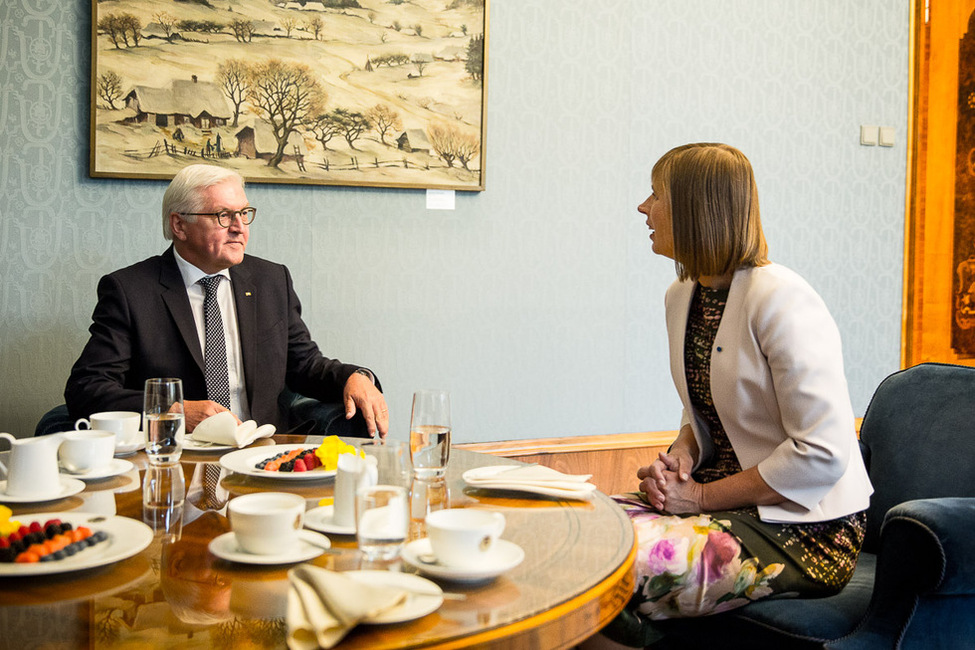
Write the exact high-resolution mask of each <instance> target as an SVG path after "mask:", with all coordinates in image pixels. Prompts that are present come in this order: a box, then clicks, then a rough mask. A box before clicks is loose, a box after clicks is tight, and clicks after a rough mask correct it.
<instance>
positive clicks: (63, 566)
mask: <svg viewBox="0 0 975 650" xmlns="http://www.w3.org/2000/svg"><path fill="white" fill-rule="evenodd" d="M11 519H15V520H17V521H20V522H21V523H23V524H25V525H27V524H29V523H30V522H32V521H40V522H46V521H49V520H51V519H60V520H61V521H62V522H65V523H69V524H71V525H72V527H74V528H77V527H79V526H86V527H88V528H90V529H91V530H92V532H95V533H97V532H99V531H103V532H104V533H105V534H106V535H107V536H108V539H106V540H105V541H102V542H98V543H97V544H95V545H94V546H89V547H88V548H85V549H83V550H81V551H78V552H77V553H75V554H74V555H72V556H70V557H66V558H64V559H63V560H53V561H50V562H33V563H30V564H20V563H17V562H0V578H6V577H16V576H39V575H48V574H54V573H67V572H69V571H81V570H82V569H91V568H94V567H100V566H104V565H106V564H112V563H113V562H119V561H121V560H125V559H127V558H130V557H132V556H133V555H135V554H136V553H139V552H141V551H142V550H143V549H144V548H146V547H147V546H149V543H150V542H152V529H151V528H149V527H148V526H146V525H145V524H144V523H142V522H141V521H138V520H135V519H129V518H128V517H106V516H104V515H98V514H93V513H90V512H38V513H34V514H24V515H14V516H13V517H11Z"/></svg>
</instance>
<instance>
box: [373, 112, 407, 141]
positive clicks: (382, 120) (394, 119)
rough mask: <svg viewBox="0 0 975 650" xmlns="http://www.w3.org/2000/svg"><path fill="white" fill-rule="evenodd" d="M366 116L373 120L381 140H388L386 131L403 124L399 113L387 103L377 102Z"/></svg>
mask: <svg viewBox="0 0 975 650" xmlns="http://www.w3.org/2000/svg"><path fill="white" fill-rule="evenodd" d="M366 118H368V119H369V121H370V122H372V124H373V126H374V127H375V129H376V131H377V132H378V133H379V141H380V142H382V143H383V144H387V142H386V133H388V132H389V131H391V130H396V129H399V128H400V127H401V126H402V120H400V117H399V113H397V112H396V111H394V110H393V109H391V108H390V107H389V106H387V105H386V104H376V105H375V106H373V107H372V108H371V109H369V111H368V112H367V113H366Z"/></svg>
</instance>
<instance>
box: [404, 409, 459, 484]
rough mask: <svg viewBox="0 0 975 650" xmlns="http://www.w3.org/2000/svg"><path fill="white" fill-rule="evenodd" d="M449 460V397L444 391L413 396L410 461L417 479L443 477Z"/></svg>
mask: <svg viewBox="0 0 975 650" xmlns="http://www.w3.org/2000/svg"><path fill="white" fill-rule="evenodd" d="M449 458H450V394H449V393H448V392H447V391H445V390H418V391H417V392H415V393H413V413H412V415H411V417H410V459H411V460H412V461H413V474H414V475H415V476H417V477H419V478H433V477H436V476H443V474H444V471H445V470H446V469H447V461H448V460H449Z"/></svg>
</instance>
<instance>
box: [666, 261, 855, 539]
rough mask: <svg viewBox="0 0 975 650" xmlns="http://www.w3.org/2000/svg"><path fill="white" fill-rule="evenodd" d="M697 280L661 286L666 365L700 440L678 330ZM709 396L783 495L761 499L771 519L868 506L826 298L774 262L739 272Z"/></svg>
mask: <svg viewBox="0 0 975 650" xmlns="http://www.w3.org/2000/svg"><path fill="white" fill-rule="evenodd" d="M694 286H695V283H694V282H692V281H683V282H682V281H677V282H675V283H674V284H673V285H671V287H670V288H669V289H668V290H667V296H666V299H665V304H666V311H667V332H668V337H669V340H670V369H671V373H672V375H673V378H674V384H675V386H676V388H677V392H678V393H679V395H680V399H681V403H682V404H683V406H684V412H683V417H682V420H681V427H682V428H683V426H684V425H685V424H690V426H691V427H692V429H693V431H694V436H695V438H696V440H697V444H698V447H699V448H700V449H701V454H700V458H699V459H698V465H700V464H701V463H702V462H704V461H705V460H706V459H707V458H708V457H709V455H710V454H711V453H713V445H712V443H711V439H710V435H709V431H708V429H707V424H706V423H705V422H704V421H703V420H702V419H701V417H699V416H698V415H697V414H696V413H695V412H694V409H693V407H692V406H691V403H690V397H689V395H688V391H687V379H686V376H685V372H684V334H685V332H686V330H687V315H688V310H689V308H690V304H691V298H692V297H693V294H694ZM711 395H712V398H713V400H714V406H715V409H716V410H717V413H718V417H719V418H720V420H721V423H722V425H723V426H724V429H725V431H726V432H727V434H728V438H729V440H730V441H731V445H732V447H733V448H734V451H735V454H736V455H737V457H738V461H739V463H740V464H741V467H742V469H749V468H751V467H754V466H756V465H757V466H758V471H759V473H760V474H761V476H762V478H763V479H764V480H765V482H766V483H768V484H769V486H770V487H771V488H772V489H774V490H775V491H776V492H778V493H779V494H781V495H782V496H784V497H786V499H788V501H786V502H784V503H782V504H779V505H774V506H759V507H758V510H759V516H760V517H761V518H762V520H763V521H770V522H814V521H826V520H829V519H836V518H837V517H842V516H845V515H848V514H851V513H854V512H859V511H860V510H864V509H866V508H867V506H868V505H869V498H870V494H871V493H872V492H873V487H872V486H871V485H870V479H869V477H868V476H867V472H866V469H865V467H864V465H863V459H862V457H861V455H860V450H859V446H858V444H857V439H856V433H855V424H854V418H853V407H852V406H851V404H850V396H849V391H848V389H847V384H846V377H845V375H844V373H843V353H842V346H841V342H840V334H839V330H838V329H837V327H836V323H835V322H834V321H833V319H832V317H831V316H830V314H829V310H828V309H827V308H826V304H825V303H824V302H823V300H822V298H820V297H819V295H818V294H817V293H816V292H815V291H814V290H813V288H812V287H811V286H809V284H808V283H807V282H806V281H805V280H803V279H802V278H801V277H800V276H799V275H798V274H796V273H795V272H793V271H791V270H789V269H787V268H785V267H784V266H780V265H777V264H770V265H767V266H761V267H754V268H745V269H740V270H739V271H737V272H735V275H734V279H733V280H732V283H731V288H730V290H729V292H728V302H727V305H726V306H725V310H724V315H723V316H722V318H721V324H720V326H719V327H718V332H717V335H716V336H715V339H714V343H713V345H712V347H711Z"/></svg>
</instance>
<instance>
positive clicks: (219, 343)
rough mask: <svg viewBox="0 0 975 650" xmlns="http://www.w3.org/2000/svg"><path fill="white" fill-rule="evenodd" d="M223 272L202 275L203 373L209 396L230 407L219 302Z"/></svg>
mask: <svg viewBox="0 0 975 650" xmlns="http://www.w3.org/2000/svg"><path fill="white" fill-rule="evenodd" d="M222 279H223V276H222V275H208V276H207V277H205V278H200V280H199V283H200V284H201V285H203V292H204V297H203V322H204V332H205V340H204V342H203V374H204V376H205V377H206V382H207V397H208V398H209V399H211V400H213V401H214V402H217V403H218V404H221V405H223V407H224V408H227V409H229V408H230V379H229V377H228V376H227V343H226V341H225V340H224V336H223V319H222V318H221V317H220V305H219V304H218V303H217V287H219V286H220V280H222Z"/></svg>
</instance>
